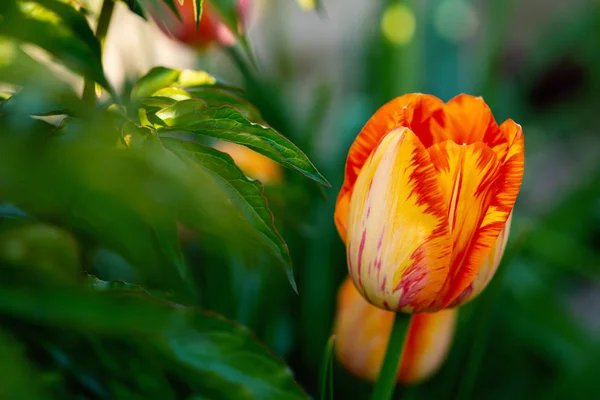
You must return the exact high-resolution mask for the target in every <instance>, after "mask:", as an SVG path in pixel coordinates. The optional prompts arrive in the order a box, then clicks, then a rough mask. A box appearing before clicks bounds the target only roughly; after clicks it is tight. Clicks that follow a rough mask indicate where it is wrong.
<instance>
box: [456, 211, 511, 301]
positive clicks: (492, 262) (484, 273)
mask: <svg viewBox="0 0 600 400" xmlns="http://www.w3.org/2000/svg"><path fill="white" fill-rule="evenodd" d="M511 217H512V214H511V216H510V217H508V220H507V221H506V224H505V225H504V229H502V232H500V235H498V238H497V239H496V242H495V243H494V245H493V246H492V249H491V251H490V254H489V255H488V256H487V258H486V259H485V261H484V262H483V264H482V265H481V267H480V268H479V271H478V272H477V275H475V278H474V279H473V281H472V282H471V284H470V285H469V286H467V288H466V289H465V290H464V291H463V292H462V293H461V294H460V295H459V296H458V297H457V298H456V299H454V300H453V301H452V303H451V304H450V306H449V307H457V306H460V305H462V304H465V303H467V302H469V301H471V300H473V299H474V298H475V297H477V296H479V294H480V293H481V292H482V291H483V289H485V288H486V286H487V285H488V284H489V283H490V281H491V280H492V278H493V277H494V274H495V273H496V270H497V269H498V266H499V265H500V261H501V260H502V255H503V254H504V250H505V249H506V243H508V235H509V233H510V222H511Z"/></svg>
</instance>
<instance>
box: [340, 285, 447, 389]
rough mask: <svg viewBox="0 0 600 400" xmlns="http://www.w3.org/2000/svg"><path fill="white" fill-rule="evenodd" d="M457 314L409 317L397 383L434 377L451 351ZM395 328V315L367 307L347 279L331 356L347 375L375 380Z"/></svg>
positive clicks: (342, 292) (443, 311) (424, 314)
mask: <svg viewBox="0 0 600 400" xmlns="http://www.w3.org/2000/svg"><path fill="white" fill-rule="evenodd" d="M457 313H458V312H457V310H456V309H447V310H442V311H440V312H437V313H423V314H415V315H413V316H412V318H411V321H410V326H409V328H408V332H407V336H406V341H405V342H404V349H403V351H402V358H401V359H400V361H399V363H400V364H399V369H398V377H397V380H398V382H402V383H418V382H421V381H423V380H425V379H427V378H429V377H430V376H431V375H433V374H434V373H435V372H436V371H437V370H438V369H439V368H440V366H441V365H442V363H443V362H444V360H445V359H446V355H447V354H448V350H449V349H450V345H451V343H452V337H453V336H454V327H455V325H456V316H457ZM393 323H394V312H391V311H386V310H382V309H381V308H377V307H375V306H373V305H371V304H370V303H368V302H367V301H366V300H365V299H364V298H363V297H362V296H361V295H360V293H358V291H357V290H356V287H355V286H354V283H353V282H352V280H351V279H350V278H346V280H345V281H344V283H343V284H342V286H341V287H340V290H339V292H338V305H337V313H336V320H335V326H334V333H335V335H336V341H335V352H336V355H337V358H338V359H339V360H340V363H341V364H342V365H343V366H344V367H345V368H346V369H347V370H348V371H349V372H351V373H352V374H354V375H356V376H359V377H361V378H363V379H366V380H368V381H371V382H375V381H376V380H377V378H378V376H379V370H380V368H381V365H382V363H383V358H384V357H385V352H386V348H387V343H388V341H389V338H390V334H391V331H392V324H393Z"/></svg>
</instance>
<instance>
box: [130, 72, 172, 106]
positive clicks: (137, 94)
mask: <svg viewBox="0 0 600 400" xmlns="http://www.w3.org/2000/svg"><path fill="white" fill-rule="evenodd" d="M180 73H181V72H180V71H179V70H176V69H171V68H164V67H155V68H152V69H151V70H150V71H149V72H148V73H147V74H146V75H144V76H143V77H142V78H140V79H139V80H138V81H137V83H136V84H135V86H134V87H133V89H132V91H131V99H132V100H139V99H141V98H143V97H149V96H152V95H153V94H154V93H155V92H157V91H158V90H160V89H162V88H165V87H168V86H171V85H172V84H173V83H175V82H177V79H178V78H179V75H180Z"/></svg>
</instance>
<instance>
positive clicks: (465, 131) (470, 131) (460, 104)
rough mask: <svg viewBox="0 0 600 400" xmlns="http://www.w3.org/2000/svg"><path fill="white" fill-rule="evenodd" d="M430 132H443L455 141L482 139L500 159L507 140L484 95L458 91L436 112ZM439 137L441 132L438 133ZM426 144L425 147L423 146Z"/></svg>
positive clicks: (466, 141)
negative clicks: (482, 96)
mask: <svg viewBox="0 0 600 400" xmlns="http://www.w3.org/2000/svg"><path fill="white" fill-rule="evenodd" d="M430 129H431V131H433V132H438V131H443V132H446V135H448V136H450V137H447V138H448V139H452V140H453V141H454V142H455V143H458V144H461V145H462V144H467V145H468V144H472V143H475V142H483V143H485V144H486V145H487V146H488V147H490V148H491V149H492V150H493V151H494V152H495V153H496V154H497V155H498V158H500V159H503V158H504V155H505V154H506V150H507V149H508V143H507V140H506V138H505V136H504V135H503V133H502V131H501V130H500V128H499V127H498V124H497V123H496V120H495V119H494V116H493V115H492V111H491V110H490V108H489V107H488V105H487V104H486V103H485V101H484V100H483V98H481V97H474V96H471V95H468V94H460V95H458V96H456V97H454V98H453V99H452V100H450V101H449V102H448V103H446V105H445V106H444V107H443V108H442V109H440V110H438V111H436V112H435V114H434V115H433V116H432V118H431V126H430ZM437 136H438V137H442V135H441V134H438V135H437ZM439 142H440V141H437V142H436V143H439ZM426 147H427V146H426Z"/></svg>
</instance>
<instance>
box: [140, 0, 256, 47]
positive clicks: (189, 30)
mask: <svg viewBox="0 0 600 400" xmlns="http://www.w3.org/2000/svg"><path fill="white" fill-rule="evenodd" d="M174 4H175V6H176V7H177V11H178V12H179V15H180V16H181V19H177V17H176V16H175V14H174V13H173V12H172V11H171V10H170V9H168V8H166V6H165V8H164V10H163V12H161V13H156V12H151V14H152V17H153V18H154V20H155V21H156V23H157V25H158V27H159V28H160V29H161V30H162V31H163V32H165V33H166V34H167V35H169V36H170V37H171V38H173V39H175V40H177V41H179V42H182V43H184V44H187V45H190V46H193V47H196V48H199V49H203V48H206V47H208V46H209V45H210V44H212V43H216V44H218V45H220V46H225V47H228V46H233V45H234V44H235V35H234V34H233V32H231V30H230V29H229V28H228V27H227V25H226V24H225V23H224V22H223V21H222V20H221V18H220V16H219V15H218V13H217V12H216V11H215V9H214V8H213V6H212V5H211V4H210V1H208V0H205V1H204V4H203V7H202V16H201V18H200V23H199V24H198V29H196V20H195V14H194V0H185V1H184V2H183V4H180V2H179V1H175V2H174ZM249 7H250V0H237V11H238V18H239V20H240V23H241V26H240V29H243V22H244V21H245V20H246V19H247V18H246V17H247V14H248V11H249Z"/></svg>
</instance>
